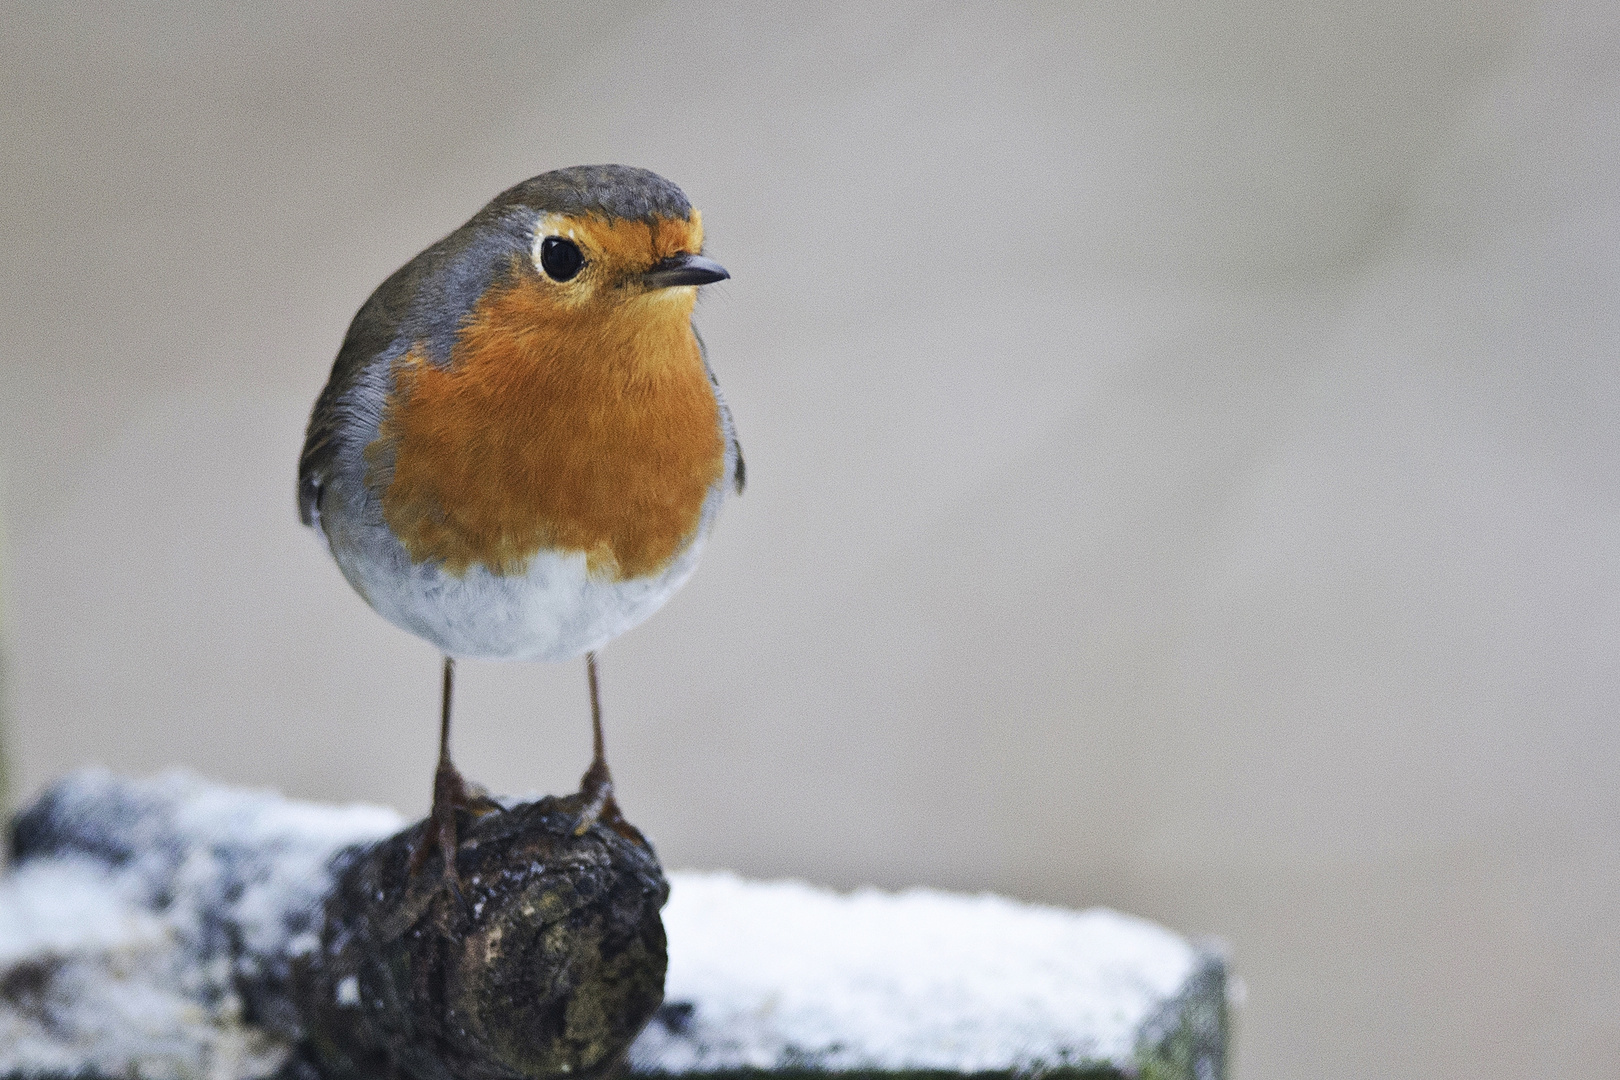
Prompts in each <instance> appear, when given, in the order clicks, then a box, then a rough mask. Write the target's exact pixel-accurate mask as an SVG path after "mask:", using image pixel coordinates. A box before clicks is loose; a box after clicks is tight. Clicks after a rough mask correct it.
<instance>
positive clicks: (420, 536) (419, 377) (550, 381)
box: [298, 165, 744, 893]
mask: <svg viewBox="0 0 1620 1080" xmlns="http://www.w3.org/2000/svg"><path fill="white" fill-rule="evenodd" d="M729 276H730V275H729V274H727V272H726V270H725V268H724V267H722V266H721V265H720V264H719V263H717V262H715V261H714V260H712V259H708V258H705V257H704V255H703V221H702V217H701V215H700V214H699V213H698V211H696V210H694V209H693V208H692V205H691V204H690V203H689V202H688V201H687V199H686V196H685V195H684V194H683V193H682V192H681V189H680V188H678V187H676V186H675V185H674V184H672V183H670V182H669V181H668V180H665V179H664V178H663V177H661V176H658V175H656V174H654V173H651V172H648V171H647V170H645V169H635V168H629V167H626V166H622V165H595V166H580V167H577V168H571V169H558V170H556V171H555V172H548V173H545V174H543V175H540V176H536V177H534V178H533V179H531V180H526V181H524V182H523V183H521V184H518V185H517V186H516V187H513V188H511V189H510V190H508V191H505V192H503V193H502V194H500V195H498V196H496V198H495V199H494V200H493V201H492V202H491V203H490V204H489V205H488V206H486V207H484V208H483V209H482V210H480V211H479V212H478V213H477V214H476V215H474V216H473V218H472V220H471V221H469V222H467V224H465V225H463V226H462V227H461V228H459V229H457V230H456V231H455V232H453V233H451V234H450V235H449V236H447V237H445V238H444V239H443V240H440V241H439V242H438V243H436V244H434V245H433V246H432V247H430V248H428V249H427V250H426V251H424V252H422V253H421V254H420V255H418V256H416V258H414V259H412V260H411V261H410V262H408V263H406V264H405V265H404V266H403V267H401V268H400V269H399V270H398V271H396V272H395V273H394V274H393V275H392V276H391V277H389V278H388V280H387V281H384V282H383V283H382V285H381V286H380V287H379V288H378V289H377V291H376V292H374V293H372V294H371V298H370V299H368V300H367V301H366V302H365V304H364V305H363V306H362V307H361V308H360V311H359V313H358V314H356V315H355V317H354V321H353V322H352V323H351V324H350V325H349V332H348V334H347V336H346V337H345V338H344V340H343V346H342V348H341V349H340V350H339V351H338V355H337V360H336V362H335V363H334V364H333V365H332V375H331V378H330V379H329V380H328V382H327V384H326V388H325V389H324V390H322V391H321V395H320V397H319V398H318V399H317V400H316V402H315V409H314V412H313V413H312V415H311V416H310V419H309V429H308V433H307V435H306V438H305V442H304V451H303V455H302V456H301V457H300V459H299V463H298V511H299V516H300V517H301V518H302V520H303V522H304V524H306V525H308V526H310V527H311V528H313V529H314V530H315V533H316V535H317V536H319V537H321V538H322V540H323V541H324V543H325V544H326V547H327V550H328V551H330V552H331V555H332V558H333V559H334V560H335V561H336V562H337V565H338V567H339V569H341V570H342V572H343V576H344V577H345V578H347V579H348V581H349V584H350V585H352V586H354V589H355V591H356V592H358V593H359V594H360V595H361V596H362V597H364V598H365V600H366V602H367V603H368V604H370V605H371V606H372V608H374V609H375V610H376V611H377V612H378V614H380V615H382V616H383V618H385V619H387V620H388V621H389V622H392V623H393V624H394V625H395V626H399V627H401V628H403V629H405V630H408V631H410V632H411V633H413V634H416V635H417V636H419V637H422V638H425V639H426V640H428V641H430V642H432V643H433V644H434V645H436V646H438V648H439V649H440V651H442V652H443V654H444V668H443V696H442V701H441V706H440V708H441V712H440V721H439V762H438V768H437V770H436V772H435V775H434V783H433V811H432V815H431V819H430V820H431V822H432V825H431V826H430V827H429V828H428V829H427V830H425V832H424V834H423V839H422V840H421V842H419V844H418V846H417V848H416V850H415V852H414V855H413V860H412V868H413V871H414V870H419V869H420V868H421V865H422V863H423V861H424V860H425V859H426V857H427V856H428V854H429V853H430V851H431V849H432V848H434V847H437V848H438V849H439V850H440V851H441V853H442V854H443V860H444V878H445V882H446V884H447V885H448V886H449V887H451V888H452V890H454V891H455V892H457V893H459V892H460V889H459V882H458V879H457V875H456V870H455V852H456V850H457V848H456V813H457V811H458V810H471V811H473V812H475V813H476V812H478V811H479V810H481V809H483V808H485V807H484V805H483V803H482V800H481V798H480V797H477V796H474V795H473V794H472V793H471V790H470V788H469V786H468V784H467V783H466V781H465V780H464V779H463V778H462V776H461V773H460V772H459V771H458V770H457V769H456V767H455V765H454V764H453V763H452V762H451V760H450V704H451V696H452V686H453V679H454V672H455V660H456V658H457V657H469V656H470V657H480V658H484V659H494V660H554V661H560V660H570V659H575V658H577V657H579V656H582V655H583V656H584V657H585V664H586V675H587V680H588V683H589V686H590V698H591V726H592V748H593V752H592V758H591V765H590V768H589V769H588V770H587V771H586V773H585V776H584V779H583V780H582V781H581V795H582V796H583V806H584V809H583V811H582V813H581V816H580V820H579V822H578V825H577V830H576V831H577V832H580V833H583V832H584V831H585V830H586V829H587V828H589V826H590V825H591V824H592V823H593V822H594V821H596V820H598V819H601V818H605V819H607V820H609V821H617V820H619V817H618V809H617V806H616V804H615V803H614V800H613V782H612V777H611V774H610V773H609V771H608V767H607V762H606V760H605V758H604V754H603V743H602V719H601V716H602V713H601V703H600V698H599V695H598V688H597V672H596V650H597V649H599V648H601V647H602V646H603V645H604V644H606V643H607V642H608V641H610V640H612V639H613V638H615V637H617V636H619V635H620V634H622V633H624V632H625V631H626V630H629V629H630V628H631V627H633V626H636V625H637V624H639V623H640V622H642V620H644V619H646V618H647V617H648V616H650V615H651V614H652V613H653V612H654V611H657V610H658V608H659V607H661V606H662V605H663V603H664V602H665V601H666V600H668V599H669V598H670V596H671V595H672V594H673V593H674V592H675V590H677V589H679V588H680V587H681V585H683V584H684V583H685V582H686V580H687V578H688V577H690V576H691V574H692V571H693V569H695V568H696V566H697V560H698V556H699V554H700V553H701V551H702V549H703V545H704V540H705V538H706V537H707V535H708V533H709V530H710V528H711V527H712V525H713V523H714V518H715V514H716V512H717V511H718V510H719V509H720V504H721V502H722V501H723V500H724V498H725V495H726V492H727V490H728V489H734V490H735V491H737V492H738V493H739V494H740V493H741V492H742V489H743V476H744V471H743V459H742V452H741V449H740V448H739V446H738V444H737V438H736V435H735V433H734V429H733V426H732V421H731V414H730V412H729V411H728V410H727V409H726V404H725V401H724V399H722V398H721V396H720V390H719V387H718V385H717V384H716V383H715V380H714V375H713V373H712V372H711V371H710V369H709V365H708V359H707V356H706V355H705V351H704V347H703V342H702V340H701V339H700V338H699V337H698V335H697V331H696V330H695V329H694V327H693V325H692V309H693V306H694V304H695V303H696V301H697V292H698V287H699V286H702V285H706V284H709V283H711V282H715V281H721V280H724V279H725V278H727V277H729Z"/></svg>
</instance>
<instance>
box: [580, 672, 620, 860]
mask: <svg viewBox="0 0 1620 1080" xmlns="http://www.w3.org/2000/svg"><path fill="white" fill-rule="evenodd" d="M585 678H586V679H587V680H588V681H589V682H590V684H591V767H590V768H588V769H586V770H585V775H584V776H582V777H580V778H579V795H580V798H581V799H582V800H583V801H584V803H585V808H584V810H582V811H581V812H580V815H579V822H578V823H577V824H576V825H575V826H574V835H575V836H583V835H585V832H586V830H588V829H589V828H590V827H591V826H592V825H594V824H596V822H597V820H598V819H605V820H607V821H609V822H612V821H616V820H618V818H619V806H618V804H617V803H616V802H614V801H613V774H612V773H610V772H608V764H607V755H606V754H605V753H604V752H603V749H602V698H601V695H600V692H599V691H598V689H597V686H596V653H594V652H588V653H586V654H585Z"/></svg>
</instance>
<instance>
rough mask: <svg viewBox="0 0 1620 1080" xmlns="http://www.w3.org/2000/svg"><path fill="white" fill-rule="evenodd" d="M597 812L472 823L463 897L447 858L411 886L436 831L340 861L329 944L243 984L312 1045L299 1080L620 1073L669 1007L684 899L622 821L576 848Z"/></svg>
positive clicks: (563, 807)
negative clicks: (671, 903) (277, 975)
mask: <svg viewBox="0 0 1620 1080" xmlns="http://www.w3.org/2000/svg"><path fill="white" fill-rule="evenodd" d="M583 809H584V799H583V798H582V797H581V796H578V795H573V796H568V797H565V798H555V797H547V798H543V799H541V800H539V801H538V802H532V803H524V804H519V805H515V806H511V807H508V808H499V809H494V810H491V811H489V812H487V813H484V814H482V815H479V816H476V817H475V816H474V815H472V814H464V815H463V817H462V820H461V822H459V823H458V829H457V832H458V834H459V835H460V836H461V837H462V841H461V844H460V846H459V847H460V850H459V852H458V854H457V859H456V867H457V870H458V871H459V875H460V879H461V883H462V895H461V897H457V896H456V895H455V894H454V893H453V892H452V891H451V890H449V889H447V888H444V887H442V881H443V879H442V876H441V873H440V866H439V865H438V859H439V858H440V856H438V855H437V854H435V855H434V856H433V857H432V859H431V860H430V861H429V863H428V864H427V865H426V866H424V867H422V868H421V870H420V872H418V873H417V874H416V875H414V876H413V875H411V874H410V872H409V868H408V862H409V860H410V851H411V847H412V844H413V841H414V840H415V839H416V837H417V834H418V833H419V832H420V831H421V830H423V829H425V828H429V827H431V826H430V823H428V822H421V823H418V824H417V825H414V826H412V827H411V828H409V829H406V830H405V831H404V832H401V833H399V834H398V835H396V836H393V837H391V838H389V839H387V840H385V841H382V842H381V843H378V844H376V845H374V846H370V847H362V848H355V849H350V850H349V851H346V852H344V853H343V854H342V855H340V856H339V860H340V861H339V864H338V866H337V873H336V884H335V887H334V888H333V889H332V891H331V893H330V894H329V895H328V896H327V898H326V902H325V914H324V923H323V926H322V929H321V933H320V945H319V947H318V948H315V949H312V950H310V951H308V952H306V953H305V954H303V955H302V956H298V957H296V958H295V959H293V961H292V964H291V967H290V970H289V971H288V975H287V981H286V984H285V985H284V986H279V987H278V986H264V987H261V988H259V992H257V993H255V992H254V991H253V989H252V988H247V987H245V988H244V990H246V991H248V992H247V994H246V996H247V997H248V1003H249V1007H250V1009H251V1011H253V1012H255V1013H257V1014H258V1016H259V1017H260V1020H261V1022H264V1023H266V1024H267V1026H272V1027H277V1026H279V1027H281V1028H283V1029H284V1030H283V1032H282V1033H283V1034H285V1035H286V1036H288V1037H289V1038H293V1039H297V1040H298V1042H299V1046H300V1049H299V1051H298V1053H297V1054H296V1055H295V1056H294V1058H293V1059H292V1060H290V1061H289V1062H288V1064H287V1066H286V1067H285V1068H284V1069H283V1070H282V1077H283V1078H284V1080H316V1078H319V1080H351V1078H352V1080H360V1078H366V1080H378V1078H386V1077H393V1076H403V1077H410V1078H412V1080H530V1078H541V1077H563V1076H567V1077H570V1078H576V1077H584V1078H591V1077H596V1076H600V1075H603V1074H605V1073H607V1072H608V1071H610V1070H611V1069H613V1068H614V1066H615V1065H617V1064H618V1063H619V1061H620V1060H621V1059H622V1057H623V1054H624V1051H625V1050H626V1048H628V1047H629V1045H630V1043H631V1041H632V1040H633V1039H634V1038H635V1036H636V1035H637V1034H638V1033H639V1032H640V1031H641V1029H642V1027H643V1026H644V1025H645V1024H646V1022H647V1021H648V1019H650V1018H651V1017H652V1015H653V1013H654V1012H655V1011H656V1010H657V1008H658V1006H659V1005H660V1004H661V1003H662V1001H663V988H664V969H665V964H666V951H665V942H664V930H663V924H662V923H661V922H660V920H659V914H658V913H659V909H660V908H661V907H662V906H663V904H664V902H665V900H666V899H668V895H669V886H668V884H667V883H666V882H665V880H664V876H663V872H662V870H661V869H660V867H659V865H658V861H657V858H656V856H655V855H654V854H653V851H652V848H651V846H650V845H649V844H648V843H647V841H646V840H645V839H644V838H643V837H642V836H641V834H640V833H639V832H638V831H636V829H635V828H634V827H633V826H631V825H630V824H629V823H628V822H626V821H624V819H623V818H622V817H620V816H619V815H618V813H617V812H616V808H615V810H614V812H612V813H606V814H603V815H602V817H601V818H600V819H598V820H597V821H596V822H595V823H594V824H592V825H591V826H590V827H589V828H588V829H586V830H585V831H584V832H583V833H582V834H580V835H575V826H576V824H577V823H578V822H579V821H580V820H581V814H582V811H583ZM255 999H258V1000H255ZM267 999H268V1000H267ZM289 1005H290V1006H291V1008H288V1006H289ZM278 1016H279V1017H281V1018H282V1019H281V1022H280V1023H279V1024H277V1023H276V1018H277V1017H278ZM289 1028H290V1029H291V1030H286V1029H289Z"/></svg>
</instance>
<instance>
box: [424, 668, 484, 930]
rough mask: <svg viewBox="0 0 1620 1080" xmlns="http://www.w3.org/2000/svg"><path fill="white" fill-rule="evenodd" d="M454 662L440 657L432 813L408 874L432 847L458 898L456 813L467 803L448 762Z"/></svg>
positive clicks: (457, 775)
mask: <svg viewBox="0 0 1620 1080" xmlns="http://www.w3.org/2000/svg"><path fill="white" fill-rule="evenodd" d="M455 674H456V662H455V660H454V659H452V658H451V657H448V656H446V657H445V658H444V698H443V700H442V701H441V703H440V706H439V766H438V768H437V769H435V770H434V773H433V811H432V813H430V814H429V815H428V820H429V824H428V828H427V829H426V830H425V831H424V832H423V833H422V835H421V836H420V837H419V838H418V839H417V842H416V844H415V846H414V847H413V848H412V849H411V862H410V872H411V876H412V877H415V876H416V874H417V872H418V871H419V870H421V869H422V864H423V863H425V862H426V861H427V857H428V855H429V854H431V853H432V851H433V849H434V848H435V847H436V848H438V849H439V853H440V854H441V855H443V856H444V883H445V885H446V886H447V887H448V888H449V889H450V891H451V892H452V893H453V894H455V896H456V897H458V898H459V897H460V896H461V876H460V875H459V874H458V873H456V850H457V844H456V811H457V810H458V809H462V808H465V807H466V806H467V805H468V803H469V802H470V800H469V798H468V792H467V781H466V780H464V779H462V776H461V772H460V770H458V769H457V768H456V767H455V765H454V764H453V763H452V762H451V761H450V697H451V692H452V690H453V688H454V685H455Z"/></svg>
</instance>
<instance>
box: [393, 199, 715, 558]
mask: <svg viewBox="0 0 1620 1080" xmlns="http://www.w3.org/2000/svg"><path fill="white" fill-rule="evenodd" d="M693 217H694V220H693V221H692V222H658V223H656V224H655V225H651V226H649V225H648V224H646V223H643V222H630V221H614V222H606V221H600V220H594V219H573V220H571V221H569V222H567V223H565V224H567V225H569V226H572V228H573V230H574V232H573V237H572V238H573V239H575V241H576V242H577V243H579V244H580V247H581V248H582V250H584V251H585V252H586V258H587V265H586V268H585V270H584V271H582V272H581V274H580V275H579V277H578V278H576V279H574V280H572V281H569V282H566V283H557V282H553V281H550V280H549V279H547V278H544V277H543V276H541V275H540V274H539V273H537V272H536V271H535V270H534V268H533V267H532V266H517V267H514V273H513V275H512V282H511V283H510V284H509V285H505V286H502V287H499V288H497V289H493V290H491V291H490V292H489V293H488V294H486V295H485V296H484V298H483V299H482V300H480V301H479V303H478V305H477V306H476V307H475V308H474V309H473V311H472V312H471V313H470V315H469V317H468V319H467V322H466V324H465V326H464V328H463V329H462V331H461V333H460V335H459V337H458V339H457V342H456V345H455V347H454V348H453V349H452V351H451V361H450V365H449V367H448V368H440V367H437V366H435V365H433V364H431V363H429V362H427V361H426V360H425V359H423V358H422V357H421V356H420V355H419V354H418V353H417V352H415V351H413V352H411V353H408V354H407V355H406V356H405V357H403V358H402V359H401V360H400V361H399V362H398V363H397V364H396V368H395V390H394V393H393V395H392V397H391V398H390V400H389V404H388V407H387V409H386V410H385V412H384V416H383V422H382V428H381V432H380V434H379V437H378V439H377V441H376V442H375V443H373V444H372V446H371V447H370V448H368V450H367V458H368V460H370V461H371V462H372V465H373V467H374V468H377V467H379V466H382V465H384V464H385V463H386V462H387V460H388V458H389V457H390V456H391V458H392V476H391V478H389V479H388V480H387V487H386V489H385V490H384V492H383V500H382V505H383V516H384V518H385V520H386V521H387V523H388V526H389V528H390V529H392V530H393V532H394V534H395V535H396V536H397V537H398V538H399V539H400V541H401V543H403V544H404V546H405V548H406V550H407V551H408V552H409V553H410V556H411V558H412V559H413V560H414V561H417V562H421V561H424V560H428V559H435V560H438V561H440V562H441V563H442V564H443V565H444V567H445V569H446V570H448V571H449V572H451V573H453V574H463V573H465V572H466V571H467V569H468V568H469V567H471V566H473V565H475V564H477V565H482V566H485V567H487V568H488V569H490V570H491V571H493V572H495V573H498V574H516V573H521V572H523V570H524V569H525V568H526V567H527V565H528V563H529V560H530V559H531V558H532V557H533V556H534V555H535V553H536V552H538V551H540V550H542V549H547V548H549V549H554V550H560V551H566V552H583V553H584V554H585V555H586V559H587V564H588V566H589V568H590V570H591V572H592V573H594V574H599V575H602V576H604V577H608V578H612V579H627V578H635V577H641V576H645V575H649V574H654V573H657V572H658V571H660V570H662V569H663V568H664V567H666V566H668V565H669V563H670V561H671V560H673V559H674V557H675V556H676V555H677V554H679V552H680V551H681V550H682V549H683V548H684V547H685V546H686V544H687V543H688V542H689V541H690V539H691V538H692V536H693V534H694V533H695V531H696V529H697V526H698V522H699V518H700V516H701V514H702V509H703V503H704V500H705V499H706V498H707V496H708V493H709V491H710V489H711V488H712V486H713V485H714V484H715V483H716V482H717V481H718V480H719V479H720V476H721V473H722V471H723V469H724V463H725V444H724V440H723V438H722V435H721V431H720V416H719V406H718V404H717V402H716V400H715V396H714V392H713V389H712V387H711V386H710V383H709V377H708V372H707V371H706V370H705V368H704V366H703V359H702V355H701V353H700V352H699V349H698V343H697V339H696V337H695V336H694V334H693V333H692V328H691V312H692V305H693V303H694V301H695V294H696V289H695V288H691V287H687V288H676V289H663V290H656V291H646V290H640V289H638V288H637V287H636V286H635V284H634V275H635V274H637V273H639V272H640V271H641V270H645V269H646V268H647V267H649V266H651V265H652V264H653V263H654V262H657V261H658V260H659V259H662V258H665V257H667V256H668V255H672V254H679V253H681V252H683V251H696V250H697V247H696V244H701V239H702V226H701V224H700V223H698V222H697V221H696V220H695V219H696V214H695V213H694V215H693ZM556 224H557V223H556V222H553V223H552V226H553V227H556ZM560 235H568V234H567V233H560ZM694 241H695V242H696V243H695V244H694ZM666 249H667V250H666ZM570 287H572V288H570ZM672 294H673V295H672Z"/></svg>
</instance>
